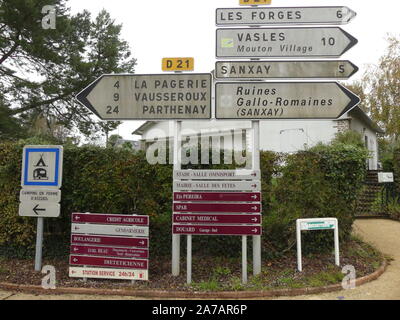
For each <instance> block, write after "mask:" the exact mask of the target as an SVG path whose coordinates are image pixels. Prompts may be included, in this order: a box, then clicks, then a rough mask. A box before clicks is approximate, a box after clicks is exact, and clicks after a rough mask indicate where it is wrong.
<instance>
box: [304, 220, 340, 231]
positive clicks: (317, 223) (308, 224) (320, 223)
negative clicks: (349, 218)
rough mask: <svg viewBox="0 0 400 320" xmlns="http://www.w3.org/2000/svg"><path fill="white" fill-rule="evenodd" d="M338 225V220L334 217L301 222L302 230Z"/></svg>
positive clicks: (327, 228)
mask: <svg viewBox="0 0 400 320" xmlns="http://www.w3.org/2000/svg"><path fill="white" fill-rule="evenodd" d="M336 227H337V225H336V220H333V219H313V220H309V221H304V219H302V220H301V222H300V228H301V230H302V231H303V230H329V229H335V228H336Z"/></svg>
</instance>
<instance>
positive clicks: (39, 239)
mask: <svg viewBox="0 0 400 320" xmlns="http://www.w3.org/2000/svg"><path fill="white" fill-rule="evenodd" d="M42 248H43V218H41V217H39V218H37V229H36V252H35V271H41V270H42Z"/></svg>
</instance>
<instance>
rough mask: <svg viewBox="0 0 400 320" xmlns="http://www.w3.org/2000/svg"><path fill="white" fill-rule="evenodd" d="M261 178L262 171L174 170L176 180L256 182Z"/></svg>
mask: <svg viewBox="0 0 400 320" xmlns="http://www.w3.org/2000/svg"><path fill="white" fill-rule="evenodd" d="M260 177H261V174H260V170H246V169H239V170H174V179H189V180H196V179H210V180H230V179H233V180H255V179H260Z"/></svg>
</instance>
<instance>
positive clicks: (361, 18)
mask: <svg viewBox="0 0 400 320" xmlns="http://www.w3.org/2000/svg"><path fill="white" fill-rule="evenodd" d="M238 4H239V0H139V1H128V0H70V1H69V5H70V7H71V9H72V13H76V12H78V11H82V10H83V9H87V10H89V11H90V12H91V13H92V14H93V17H95V16H96V15H97V13H98V12H99V11H100V10H101V9H103V8H104V9H106V10H107V11H108V12H110V13H111V16H112V17H113V18H114V19H115V20H116V22H117V23H120V24H122V25H123V29H122V37H123V39H125V40H126V41H128V42H129V44H130V46H131V49H132V53H133V55H134V57H135V58H137V60H138V65H137V67H136V73H138V74H152V73H161V72H162V71H161V59H162V58H163V57H194V58H195V72H198V73H203V72H210V71H211V70H213V69H214V67H215V66H214V65H215V61H216V59H215V29H216V26H215V10H216V8H232V7H239V6H238ZM293 6H295V7H298V6H347V7H349V8H350V9H352V10H353V11H355V12H356V13H357V17H356V18H355V19H354V20H353V21H352V22H350V23H349V24H347V25H343V26H341V27H342V28H343V29H344V30H346V31H347V32H349V33H350V34H351V35H353V36H354V37H355V38H357V39H358V41H359V42H358V44H357V45H356V46H355V47H353V48H352V49H350V50H349V51H348V52H346V53H345V54H344V55H343V56H342V57H341V59H346V60H350V61H352V62H353V63H354V64H356V65H357V66H358V67H359V68H360V71H359V72H358V74H356V75H355V76H354V77H353V78H351V80H350V81H353V80H357V79H359V78H360V77H361V76H362V74H363V73H364V71H365V69H366V66H367V65H368V64H376V63H378V60H379V58H380V57H381V56H382V55H383V54H384V52H385V49H386V41H385V37H386V35H387V34H388V33H391V34H397V35H400V21H399V13H400V1H398V0H380V1H376V0H303V1H301V0H272V7H293ZM142 123H143V121H126V122H124V124H123V125H121V126H120V127H119V129H118V130H117V131H116V132H114V133H118V134H120V135H121V136H123V137H124V138H125V139H137V138H138V136H132V135H131V133H132V132H133V131H134V130H135V129H136V128H138V127H139V126H140V125H141V124H142Z"/></svg>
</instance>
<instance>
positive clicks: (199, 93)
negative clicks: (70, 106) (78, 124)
mask: <svg viewBox="0 0 400 320" xmlns="http://www.w3.org/2000/svg"><path fill="white" fill-rule="evenodd" d="M211 81H212V80H211V74H207V73H203V74H194V73H193V74H148V75H138V74H126V75H103V76H101V77H100V78H98V79H97V80H96V81H94V82H93V83H92V84H91V85H89V86H88V87H87V88H86V89H84V90H83V91H82V92H80V93H79V94H78V95H77V97H76V99H77V100H78V101H79V102H80V103H81V104H82V105H84V106H85V107H87V108H89V109H90V110H91V111H92V112H93V113H95V114H96V115H97V116H98V117H99V118H100V119H102V120H173V119H176V120H184V119H210V118H211V83H212V82H211Z"/></svg>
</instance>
